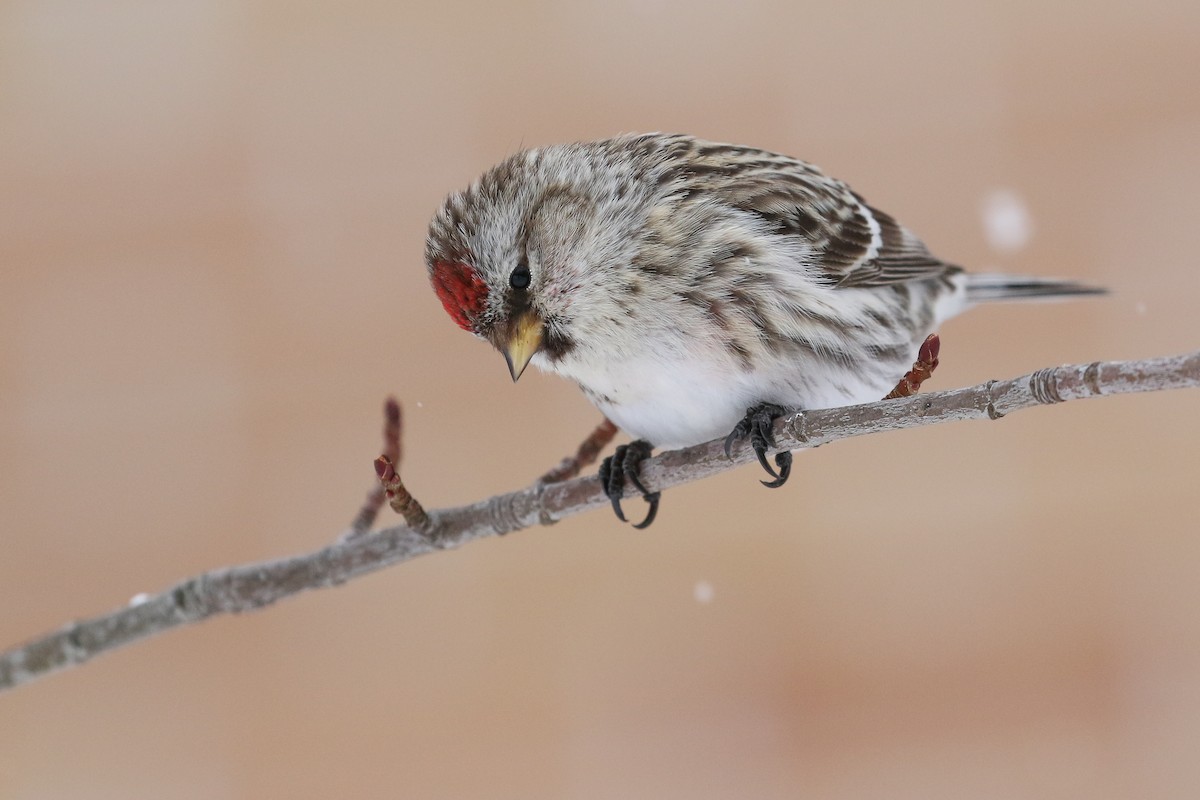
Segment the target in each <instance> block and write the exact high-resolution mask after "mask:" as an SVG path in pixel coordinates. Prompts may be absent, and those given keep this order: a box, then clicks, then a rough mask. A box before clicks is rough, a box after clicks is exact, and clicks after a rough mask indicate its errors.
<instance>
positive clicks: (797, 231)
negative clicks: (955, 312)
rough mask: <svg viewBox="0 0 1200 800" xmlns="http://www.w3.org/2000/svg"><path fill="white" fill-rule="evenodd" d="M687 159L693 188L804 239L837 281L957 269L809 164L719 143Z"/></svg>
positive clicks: (865, 281)
mask: <svg viewBox="0 0 1200 800" xmlns="http://www.w3.org/2000/svg"><path fill="white" fill-rule="evenodd" d="M690 161H691V164H690V165H689V167H688V168H686V169H687V171H688V172H690V173H692V176H693V179H694V180H696V182H697V183H698V184H700V186H699V187H698V188H700V189H701V190H702V191H706V192H709V193H713V194H715V195H717V196H719V197H721V199H723V200H724V201H725V202H727V203H729V204H730V205H732V206H734V207H735V208H740V209H742V210H744V211H749V212H751V213H754V214H757V215H758V216H760V217H762V218H763V219H764V220H766V221H767V223H768V224H769V225H770V226H771V228H772V229H773V230H775V231H776V232H777V233H779V234H780V235H781V236H799V237H802V238H803V239H804V240H806V241H807V242H808V244H809V245H810V246H812V248H813V249H814V250H815V251H816V253H817V254H818V256H819V259H820V265H821V266H822V267H823V268H824V269H825V271H826V273H827V274H828V277H829V279H830V281H832V282H833V283H835V284H836V285H838V286H847V287H850V286H882V285H885V284H890V283H900V282H904V281H911V280H919V279H922V278H931V277H937V276H939V275H943V274H946V273H948V272H956V271H958V268H957V267H955V266H952V265H950V264H947V263H945V262H943V261H941V260H939V259H938V258H936V257H934V256H933V255H932V254H931V253H930V252H929V250H928V249H927V248H926V247H925V245H924V244H923V243H922V242H921V240H920V239H918V238H917V237H916V236H914V235H913V234H912V233H911V232H909V231H908V230H907V229H906V228H905V227H904V226H902V225H900V223H898V222H896V220H894V219H892V217H890V216H889V215H887V214H885V213H883V212H881V211H878V210H876V209H873V208H871V207H870V206H868V205H867V204H866V202H865V201H863V200H862V198H860V197H859V196H858V195H856V194H855V193H854V192H853V191H851V190H850V187H848V186H846V184H844V183H842V182H841V181H838V180H835V179H833V178H830V177H829V176H827V175H825V174H824V173H822V172H821V171H820V170H818V169H817V168H816V167H815V166H813V165H812V164H808V163H806V162H803V161H798V160H796V159H792V158H788V157H787V156H780V155H776V154H774V153H768V152H765V151H761V150H753V149H748V148H734V147H732V146H725V145H719V146H709V147H705V146H703V145H701V146H699V147H698V148H697V149H696V150H694V151H693V152H692V153H691V155H690ZM872 221H874V223H875V225H877V226H878V230H876V229H875V225H872Z"/></svg>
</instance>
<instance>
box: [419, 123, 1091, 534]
mask: <svg viewBox="0 0 1200 800" xmlns="http://www.w3.org/2000/svg"><path fill="white" fill-rule="evenodd" d="M425 260H426V264H427V266H428V268H429V274H430V279H431V281H432V283H433V287H434V289H435V290H436V291H437V294H438V297H439V298H440V299H441V301H442V304H443V305H444V306H445V308H446V311H447V312H448V313H449V314H450V316H451V317H452V318H453V319H454V321H455V322H457V323H458V325H459V326H460V327H462V328H464V329H466V330H468V331H471V332H472V333H474V334H475V335H477V336H479V337H481V338H483V339H486V340H487V341H489V342H491V343H492V345H493V346H494V347H495V348H496V349H497V350H499V351H500V352H501V353H503V354H504V357H505V358H506V359H507V361H508V368H509V371H510V373H511V374H512V378H513V380H514V381H515V380H516V379H517V378H519V377H520V376H521V373H522V372H523V371H524V369H525V367H526V366H527V365H528V364H529V363H533V364H535V365H537V366H538V367H539V368H540V369H543V370H548V371H550V372H555V373H558V374H559V375H562V376H564V377H566V378H569V379H571V380H573V381H575V382H576V383H577V384H578V385H579V387H580V388H581V389H582V390H583V392H584V394H586V395H587V397H588V398H589V399H590V400H591V401H592V402H593V403H594V404H595V405H596V406H597V407H598V408H599V409H600V410H601V411H602V412H603V413H604V414H605V416H606V417H608V419H610V420H612V422H614V423H615V424H616V425H617V426H618V427H619V428H620V429H622V430H623V431H625V432H626V433H628V434H630V435H631V436H633V437H635V439H636V441H634V442H633V443H632V444H630V445H626V446H623V447H619V448H618V449H617V452H616V454H615V455H614V456H611V457H610V458H608V459H605V461H604V465H603V466H602V468H601V477H602V479H603V481H604V487H605V492H606V494H607V495H608V496H609V498H610V499H611V500H612V502H613V508H614V510H615V511H616V513H617V516H618V517H620V518H621V519H622V520H624V519H625V517H624V515H623V514H622V512H621V507H620V498H621V494H622V492H623V490H624V487H625V483H626V481H629V482H631V483H633V485H634V486H635V487H636V488H637V489H638V490H639V491H640V492H641V493H642V496H643V497H644V498H645V499H646V500H647V502H649V503H650V510H649V512H648V514H647V519H646V520H645V521H644V522H643V523H641V525H639V526H638V527H644V526H645V525H648V524H649V522H650V521H651V520H652V519H653V515H654V512H655V510H656V509H657V505H658V495H657V493H650V492H648V491H646V489H645V487H644V486H642V484H641V481H640V480H639V478H638V465H639V464H640V462H641V460H643V459H644V458H646V457H647V456H648V455H649V453H650V450H651V448H652V447H653V446H657V447H669V448H674V447H682V446H686V445H692V444H697V443H699V442H704V441H708V440H710V439H713V438H716V437H718V436H725V435H726V434H728V436H727V448H728V445H729V444H730V443H732V441H734V440H736V439H741V438H746V437H749V438H750V443H751V445H752V446H753V448H754V450H755V452H756V453H757V455H758V458H759V461H760V463H762V465H763V467H764V468H765V469H766V470H767V472H768V473H770V474H771V476H772V477H773V478H774V480H773V481H771V482H769V483H767V482H764V483H767V485H769V486H778V485H781V484H782V483H783V482H784V481H785V480H786V478H787V475H788V470H789V468H790V465H791V454H790V453H787V452H783V453H779V454H777V455H776V465H777V467H778V468H779V472H775V471H774V470H772V469H771V467H770V465H769V464H768V463H767V461H766V456H765V451H766V450H768V449H772V448H773V447H774V442H773V440H772V437H771V423H772V422H773V421H774V419H776V418H777V417H778V416H780V415H782V414H784V413H786V412H787V411H788V410H790V409H816V408H828V407H834V406H840V405H847V404H852V403H863V402H869V401H874V400H879V399H880V398H882V397H883V396H884V395H885V394H886V393H887V392H888V391H889V390H890V389H892V387H894V386H895V385H896V382H897V380H898V379H899V378H900V377H901V376H902V375H904V374H905V371H906V370H907V369H908V368H909V367H910V366H911V365H912V362H913V359H914V357H915V356H916V354H917V349H918V347H919V346H920V345H921V342H922V341H923V340H924V339H925V337H926V336H927V335H928V334H929V333H930V332H932V331H933V330H934V328H935V327H936V326H937V325H939V324H940V323H941V322H942V321H944V320H946V319H947V318H949V317H952V316H954V315H955V314H958V313H959V312H961V311H963V310H965V309H966V308H968V307H970V306H971V305H973V304H975V303H979V302H984V301H991V300H1010V299H1021V298H1043V297H1055V296H1067V295H1079V294H1093V293H1096V292H1097V291H1099V290H1096V289H1092V288H1090V287H1086V286H1082V285H1080V284H1077V283H1073V282H1069V281H1059V280H1047V279H1041V278H1027V277H1011V276H1004V275H995V274H968V273H966V272H964V271H963V270H962V268H960V267H958V266H955V265H953V264H949V263H947V262H945V261H941V260H940V259H938V258H936V257H935V256H933V255H932V254H931V253H930V252H929V251H928V250H927V249H926V247H925V245H924V244H922V243H921V241H920V240H919V239H917V237H916V236H914V235H913V234H912V233H911V232H909V231H908V230H907V229H906V228H904V227H903V226H902V225H900V224H899V223H898V222H896V220H894V219H892V217H890V216H888V215H887V214H884V213H883V212H881V211H878V210H877V209H874V208H872V207H870V206H869V205H867V203H866V201H864V200H863V199H862V198H861V197H859V196H858V195H857V194H855V193H854V192H853V191H851V190H850V188H849V187H848V186H846V185H845V184H844V183H842V182H840V181H837V180H834V179H833V178H830V177H828V176H826V175H825V174H823V173H822V172H821V171H820V170H818V169H817V168H816V167H814V166H813V165H811V164H808V163H805V162H803V161H799V160H797V159H794V158H789V157H787V156H783V155H778V154H775V153H770V152H766V151H763V150H756V149H754V148H750V147H740V146H737V145H729V144H715V143H712V142H706V141H702V140H699V139H695V138H692V137H690V136H682V135H666V134H644V135H627V136H619V137H616V138H613V139H607V140H604V141H597V142H588V143H576V144H563V145H553V146H549V147H539V148H534V149H530V150H525V151H523V152H520V153H517V154H516V155H514V156H512V157H510V158H508V159H507V160H505V161H503V162H502V163H500V164H499V165H497V166H495V167H493V168H492V169H491V170H489V171H488V172H486V173H484V174H483V176H481V177H480V178H479V179H477V180H476V181H475V182H474V183H473V184H471V186H470V187H469V188H467V189H466V190H465V191H462V192H458V193H455V194H452V195H450V196H449V197H448V198H447V199H446V201H445V204H444V205H443V206H442V208H441V210H440V211H438V213H437V214H436V216H435V217H434V219H433V221H432V223H431V224H430V228H429V236H428V239H427V241H426V245H425ZM731 431H732V432H731ZM651 442H653V445H651V444H650V443H651Z"/></svg>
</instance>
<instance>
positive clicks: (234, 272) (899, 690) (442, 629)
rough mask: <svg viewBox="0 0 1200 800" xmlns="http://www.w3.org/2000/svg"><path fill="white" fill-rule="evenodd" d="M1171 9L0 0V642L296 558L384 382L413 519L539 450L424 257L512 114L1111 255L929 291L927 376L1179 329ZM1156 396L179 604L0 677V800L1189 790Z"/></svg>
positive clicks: (1197, 145) (356, 456)
mask: <svg viewBox="0 0 1200 800" xmlns="http://www.w3.org/2000/svg"><path fill="white" fill-rule="evenodd" d="M1198 36H1200V5H1198V4H1197V3H1195V2H1194V0H1178V2H1165V1H1163V0H1154V1H1153V2H1139V3H1133V2H1124V3H1117V2H1113V3H1103V4H1100V3H1058V4H1046V3H1042V2H1032V0H1003V2H1001V1H1000V0H994V1H993V2H977V3H970V4H962V3H956V2H942V1H941V0H921V1H920V2H914V3H907V4H897V3H884V2H824V1H822V2H805V3H784V2H775V3H768V2H753V1H751V2H743V3H739V4H737V5H736V6H734V5H733V4H728V5H724V4H718V3H713V2H683V1H682V0H607V2H579V3H567V2H534V1H532V0H525V1H524V2H517V3H482V2H480V3H468V4H453V3H443V4H438V5H436V6H435V5H434V4H414V3H386V2H346V3H339V4H332V3H329V4H319V3H305V2H299V3H297V2H287V3H280V2H265V3H256V4H241V3H236V2H229V1H228V0H181V1H180V2H170V3H145V2H128V3H112V2H100V3H70V2H57V1H50V0H28V1H26V2H22V1H21V0H7V2H5V3H3V4H0V497H2V511H0V553H2V555H0V608H2V609H3V613H2V614H0V645H5V646H7V645H10V644H15V643H17V642H19V641H22V640H24V639H26V638H29V637H31V636H33V635H35V634H39V633H42V632H45V631H48V630H51V629H53V628H55V627H57V626H59V625H61V624H63V623H65V622H66V621H67V620H69V619H71V618H75V617H83V616H92V615H95V614H99V613H102V612H105V611H107V610H110V609H112V608H114V607H117V606H120V605H122V604H124V603H125V602H127V601H128V599H129V598H130V597H131V596H133V595H135V594H136V593H139V592H150V591H157V590H160V589H162V588H165V587H167V586H169V585H170V584H172V583H173V582H175V581H176V580H178V579H181V578H184V577H186V576H188V575H191V574H194V573H197V572H200V571H203V570H207V569H211V568H215V567H220V566H224V565H229V564H234V563H241V562H247V561H253V560H260V559H266V558H273V557H279V556H283V555H288V554H294V553H299V552H304V551H309V550H312V549H315V548H318V547H321V546H322V545H324V544H325V543H327V542H329V541H330V540H331V539H333V538H335V537H336V536H337V535H339V533H340V532H341V531H342V530H343V529H344V528H345V526H346V525H347V524H348V522H349V520H350V519H351V518H352V516H353V514H354V512H355V511H356V509H357V508H358V505H359V502H360V499H361V497H362V496H363V493H364V492H365V491H366V490H367V489H368V488H369V486H370V485H371V481H372V480H373V473H372V469H371V461H372V459H373V458H374V457H375V455H376V454H377V452H378V448H379V434H378V429H379V425H380V406H381V403H382V400H383V398H384V397H385V395H386V394H388V393H390V392H394V393H396V394H398V395H399V397H400V398H401V400H402V401H403V403H404V405H405V409H406V414H407V417H406V419H407V433H406V437H405V450H406V454H405V463H404V472H405V475H406V477H407V480H408V483H409V485H410V487H411V488H412V489H413V490H414V492H415V493H416V494H417V495H418V496H419V497H420V498H421V499H422V500H423V501H424V502H425V503H426V504H427V505H428V506H430V507H439V506H447V505H454V504H460V503H465V502H469V501H473V500H476V499H480V498H483V497H486V496H488V495H491V494H494V493H496V492H500V491H505V490H510V489H513V488H516V487H518V486H521V485H524V484H526V483H527V482H528V481H530V480H531V479H533V478H534V477H535V476H536V475H538V474H540V473H541V471H543V470H544V469H545V468H546V467H548V466H550V465H553V464H555V463H557V461H558V460H559V458H560V457H561V456H563V455H564V454H565V453H566V452H568V451H570V450H571V449H572V448H573V447H574V446H575V445H576V444H577V442H578V441H579V438H580V437H581V436H582V435H583V434H584V433H585V432H586V431H588V430H590V428H591V426H592V425H594V424H595V422H597V421H598V415H597V412H595V411H594V410H593V409H592V408H591V407H590V406H589V405H588V404H587V402H586V401H585V400H584V398H583V397H582V396H581V395H580V394H579V393H578V391H577V390H576V389H575V388H574V387H573V386H571V385H569V384H567V383H565V382H561V381H557V380H555V379H552V378H547V377H543V376H540V375H533V374H532V373H531V374H530V375H529V376H528V377H526V379H524V380H522V381H521V382H520V384H518V385H516V386H514V385H513V384H512V382H511V381H510V380H509V377H508V374H507V370H506V368H505V366H504V362H503V359H502V358H500V356H498V355H497V354H496V353H494V352H492V351H491V350H490V349H489V348H488V347H486V346H484V345H483V344H481V343H479V342H477V341H475V340H474V339H473V338H472V337H470V336H467V335H465V334H463V333H462V332H461V331H459V330H458V329H457V328H456V327H455V326H454V325H453V324H452V323H451V321H450V320H449V319H448V318H447V317H446V316H445V314H444V312H443V311H442V309H441V308H440V306H439V304H438V302H437V300H436V298H435V297H434V295H433V293H432V292H431V291H430V289H429V287H428V284H427V281H426V277H425V272H424V266H423V264H422V243H423V237H424V231H425V226H426V224H427V222H428V219H429V217H430V216H431V214H432V213H433V211H434V210H435V208H436V207H437V206H438V204H439V203H440V202H441V200H442V198H443V197H444V195H445V194H446V193H447V192H449V191H451V190H454V189H457V188H460V187H462V186H464V185H465V184H466V183H467V182H468V181H469V180H470V179H472V178H473V177H474V176H475V175H477V174H478V173H479V172H481V171H482V170H484V169H485V168H486V167H488V166H490V165H491V164H493V163H494V162H496V161H498V160H500V159H502V158H504V157H505V156H506V155H508V154H510V153H512V152H514V151H515V150H517V149H519V148H520V147H522V146H529V145H536V144H544V143H550V142H556V141H562V140H573V139H589V138H600V137H604V136H608V135H612V134H615V133H619V132H624V131H646V130H669V131H685V132H690V133H694V134H697V135H701V136H704V137H706V138H710V139H716V140H723V141H734V142H740V143H746V144H753V145H757V146H761V147H765V148H770V149H775V150H779V151H783V152H786V153H789V154H792V155H796V156H799V157H802V158H805V159H808V160H810V161H813V162H815V163H817V164H819V165H821V166H822V167H824V168H825V169H826V170H827V171H829V172H831V173H832V174H834V175H836V176H838V177H841V178H843V179H845V180H847V181H849V182H850V183H851V184H852V185H853V186H854V187H855V188H856V189H857V190H858V191H859V192H860V193H862V194H863V195H864V196H866V197H867V198H868V199H869V200H870V201H871V202H872V203H874V204H876V205H878V206H879V207H881V208H883V209H885V210H887V211H889V212H891V213H893V214H894V215H896V216H897V217H898V218H900V219H901V220H903V221H904V222H906V223H907V224H908V225H909V226H911V227H912V228H914V229H915V230H916V231H918V232H919V233H920V235H921V236H922V237H923V238H924V239H925V240H926V241H927V242H928V243H929V244H930V246H931V247H932V248H933V249H934V251H935V252H937V253H939V254H941V255H942V256H944V257H945V258H948V259H952V260H955V261H958V262H960V263H963V264H966V265H970V266H972V267H974V268H977V269H1004V270H1010V271H1019V272H1027V273H1031V274H1037V275H1057V276H1063V277H1070V278H1076V279H1079V280H1085V281H1090V282H1095V283H1099V284H1104V285H1107V286H1109V287H1111V288H1112V290H1113V294H1112V296H1111V297H1109V298H1107V299H1104V300H1099V301H1088V302H1080V303H1076V304H1070V305H1059V306H1049V305H1042V306H1024V307H1022V306H1005V307H990V308H986V309H982V310H979V311H976V312H974V313H973V314H971V315H969V316H967V317H964V318H960V319H958V320H955V321H953V322H952V323H950V324H948V325H947V326H946V327H945V328H944V329H943V330H942V331H941V333H942V338H943V351H942V352H943V356H942V367H941V368H940V369H939V370H938V373H937V375H936V376H935V378H934V380H933V383H932V386H931V388H935V389H936V388H950V387H955V386H960V385H967V384H972V383H976V382H980V381H984V380H987V379H989V378H1005V377H1011V376H1014V375H1018V374H1021V373H1023V372H1027V371H1031V370H1033V369H1037V368H1039V367H1043V366H1046V365H1052V364H1058V363H1064V362H1074V361H1091V360H1094V359H1109V358H1134V357H1142V356H1153V355H1167V354H1175V353H1178V352H1184V351H1188V350H1192V349H1195V348H1196V347H1197V346H1198V344H1200V336H1198V335H1197V324H1196V307H1197V298H1198V296H1200V270H1197V265H1196V255H1195V241H1196V237H1195V230H1196V224H1197V223H1196V220H1197V218H1198V217H1200V188H1198V186H1200V82H1197V80H1196V76H1197V75H1198V74H1200V55H1198V52H1200V51H1198V49H1197V41H1198ZM1197 402H1198V396H1197V395H1196V394H1194V393H1189V392H1177V393H1173V394H1171V393H1164V394H1155V395H1143V396H1137V397H1123V398H1113V399H1106V400H1100V401H1089V402H1086V403H1073V404H1070V405H1066V406H1060V407H1057V408H1053V409H1036V410H1032V411H1027V412H1022V413H1020V414H1018V415H1015V416H1013V417H1011V418H1006V419H1005V420H1003V421H1002V422H999V423H996V424H984V423H978V422H976V423H964V424H957V425H953V426H945V427H940V428H930V429H924V430H919V431H913V432H906V433H898V434H891V435H885V436H872V437H868V438H864V439H859V440H854V441H844V442H838V443H836V444H833V445H830V446H828V447H822V448H821V449H820V450H819V451H812V452H806V453H802V454H800V455H798V457H797V464H796V470H795V473H794V475H793V478H792V480H791V483H790V484H789V485H788V487H787V488H786V489H785V490H781V491H778V492H768V491H766V490H764V489H762V488H761V487H760V486H759V485H758V479H759V477H760V475H759V474H758V471H757V469H756V468H747V469H742V470H738V471H736V472H733V473H730V474H727V475H724V476H721V477H719V478H716V479H713V480H709V481H705V482H702V483H700V484H693V485H691V486H687V487H684V488H681V489H677V490H673V491H671V492H670V493H668V494H667V495H666V497H665V498H664V501H663V508H662V513H661V514H660V517H659V521H658V522H657V523H656V524H655V526H654V527H653V528H652V529H651V530H650V531H647V532H637V531H633V530H631V529H630V528H629V527H628V526H622V525H620V524H618V523H617V522H616V521H615V520H614V519H613V518H612V516H611V515H610V514H609V513H608V512H606V511H603V512H597V513H592V514H589V515H586V516H583V517H578V518H574V519H571V520H569V521H565V522H563V523H561V524H559V525H557V526H555V527H553V528H542V529H537V530H530V531H525V532H521V533H519V534H515V535H512V536H509V537H506V538H504V539H502V540H501V539H491V540H488V541H484V542H478V543H474V544H472V545H470V546H468V547H466V548H464V549H462V550H459V551H456V552H448V553H443V554H438V555H436V556H433V557H428V558H422V559H419V560H418V561H416V562H413V563H410V564H407V565H404V566H401V567H399V568H396V569H391V570H387V571H384V572H382V573H377V574H374V575H372V576H369V577H367V578H364V579H361V580H357V581H354V582H352V583H350V584H348V585H346V586H343V587H341V588H338V589H336V590H332V591H325V592H319V593H310V594H307V595H304V596H301V597H299V598H298V599H294V600H291V601H288V602H284V603H282V604H280V605H278V606H276V607H274V608H271V609H269V610H267V611H264V612H262V613H258V614H254V615H250V616H246V617H239V618H221V619H215V620H212V621H210V622H207V623H205V624H203V625H200V626H196V627H191V628H187V629H183V630H178V631H174V632H172V633H169V634H167V635H164V636H160V637H157V638H154V639H152V640H149V641H147V642H144V643H141V644H138V645H136V646H133V647H130V648H127V649H124V650H121V651H118V652H116V653H114V654H111V655H108V656H105V657H102V658H99V659H98V660H96V661H94V662H93V663H90V664H88V665H86V666H84V667H82V668H79V669H75V670H72V671H69V672H65V673H60V674H57V675H54V676H52V677H50V678H48V679H45V680H42V681H39V682H37V683H34V684H31V685H28V686H25V687H23V688H21V689H19V690H17V691H15V692H12V693H10V694H5V695H3V696H0V721H2V722H0V796H2V797H4V798H22V799H25V798H29V799H33V798H38V799H40V798H79V797H88V798H122V799H123V800H124V799H127V798H162V797H170V798H262V797H292V798H308V797H311V798H323V797H331V796H345V797H362V798H373V797H419V798H562V797H570V798H627V797H639V798H641V797H646V798H710V797H711V798H717V797H753V798H784V797H788V798H790V797H797V796H807V797H821V798H864V797H893V798H895V797H899V798H934V797H936V798H941V797H946V798H950V797H953V798H962V797H971V798H1012V797H1021V798H1043V797H1044V798H1050V797H1054V798H1060V797H1088V798H1118V797H1142V798H1151V797H1154V798H1157V797H1191V796H1194V792H1195V787H1196V785H1197V783H1198V782H1200V760H1198V759H1197V758H1196V753H1197V748H1198V747H1200V581H1198V580H1197V575H1198V574H1200V530H1198V528H1200V526H1198V524H1197V515H1196V502H1195V497H1196V475H1197V469H1198V468H1200V456H1197V443H1198V442H1200V418H1198V416H1197V414H1196V411H1197V407H1198V406H1197ZM383 521H384V522H385V523H386V524H393V523H394V521H395V517H394V516H393V515H391V514H390V512H385V514H384V517H383Z"/></svg>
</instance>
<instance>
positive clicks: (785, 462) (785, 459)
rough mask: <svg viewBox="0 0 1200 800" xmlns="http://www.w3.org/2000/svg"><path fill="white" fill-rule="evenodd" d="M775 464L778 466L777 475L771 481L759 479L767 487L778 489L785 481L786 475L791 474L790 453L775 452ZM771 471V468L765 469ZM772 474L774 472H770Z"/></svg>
mask: <svg viewBox="0 0 1200 800" xmlns="http://www.w3.org/2000/svg"><path fill="white" fill-rule="evenodd" d="M775 466H777V467H779V475H778V477H776V478H775V480H773V481H759V483H761V484H762V485H763V486H765V487H767V488H768V489H778V488H779V487H780V486H783V485H784V484H785V483H787V479H788V476H789V475H791V474H792V454H791V453H788V452H783V453H776V454H775ZM767 472H771V470H767ZM771 474H772V475H774V474H775V473H773V472H771Z"/></svg>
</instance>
